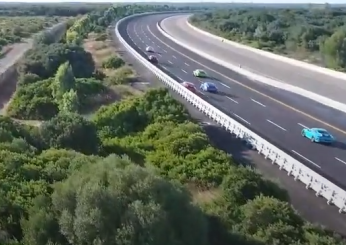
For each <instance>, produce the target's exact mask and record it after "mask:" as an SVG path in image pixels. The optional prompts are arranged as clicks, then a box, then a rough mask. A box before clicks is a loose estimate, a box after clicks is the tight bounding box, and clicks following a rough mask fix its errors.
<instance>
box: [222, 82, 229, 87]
mask: <svg viewBox="0 0 346 245" xmlns="http://www.w3.org/2000/svg"><path fill="white" fill-rule="evenodd" d="M220 83H221V82H220ZM221 85H222V86H224V87H226V88H231V87H230V86H228V85H226V84H224V83H221Z"/></svg>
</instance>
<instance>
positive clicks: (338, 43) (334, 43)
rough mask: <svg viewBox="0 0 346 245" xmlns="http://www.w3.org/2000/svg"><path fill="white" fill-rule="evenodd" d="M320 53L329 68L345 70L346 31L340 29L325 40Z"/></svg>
mask: <svg viewBox="0 0 346 245" xmlns="http://www.w3.org/2000/svg"><path fill="white" fill-rule="evenodd" d="M322 51H323V54H325V55H326V57H327V62H328V65H329V66H330V67H331V68H338V67H342V68H346V30H345V29H340V30H338V31H336V32H335V33H334V34H333V35H332V36H331V37H329V38H328V39H326V40H325V42H324V44H323V45H322Z"/></svg>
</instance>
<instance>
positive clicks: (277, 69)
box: [162, 14, 346, 103]
mask: <svg viewBox="0 0 346 245" xmlns="http://www.w3.org/2000/svg"><path fill="white" fill-rule="evenodd" d="M188 17H189V15H186V14H185V15H178V16H173V17H171V18H169V19H166V20H164V21H163V22H162V27H163V28H164V29H165V30H166V31H167V32H168V33H169V34H171V35H172V36H173V37H174V38H177V39H178V40H181V41H184V42H185V43H188V44H191V45H193V46H194V47H195V48H197V49H201V50H203V49H204V47H208V49H207V50H205V52H206V53H208V54H211V55H215V56H217V57H218V58H219V59H221V60H224V61H225V62H228V63H231V64H236V65H238V64H241V65H242V67H244V68H245V69H247V70H249V71H253V72H254V73H257V74H260V75H264V76H267V77H270V78H273V79H275V80H277V81H282V82H284V83H287V84H291V85H293V86H297V87H300V88H303V89H306V90H308V91H311V92H314V93H316V94H320V95H322V96H325V97H328V98H331V99H333V100H336V101H339V102H341V103H346V96H345V93H346V81H345V80H342V79H337V78H333V77H330V76H327V75H324V74H321V73H317V72H313V71H310V70H307V69H302V68H299V67H297V66H294V65H290V64H288V63H285V62H280V61H277V60H273V59H271V58H267V57H265V56H262V55H259V54H256V53H253V52H251V51H248V50H245V49H240V48H236V47H234V46H232V45H231V44H228V43H222V42H220V41H218V40H216V39H213V38H211V37H208V36H206V35H203V34H200V33H199V32H197V31H195V30H193V29H192V28H190V27H189V26H188V25H187V24H186V21H187V19H188Z"/></svg>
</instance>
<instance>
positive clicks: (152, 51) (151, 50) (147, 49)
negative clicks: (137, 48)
mask: <svg viewBox="0 0 346 245" xmlns="http://www.w3.org/2000/svg"><path fill="white" fill-rule="evenodd" d="M145 51H147V52H149V53H154V48H153V47H151V46H148V47H146V48H145Z"/></svg>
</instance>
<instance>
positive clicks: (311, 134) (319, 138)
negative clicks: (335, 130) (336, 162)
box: [302, 128, 335, 144]
mask: <svg viewBox="0 0 346 245" xmlns="http://www.w3.org/2000/svg"><path fill="white" fill-rule="evenodd" d="M302 136H303V137H306V138H308V139H310V140H311V142H317V143H327V144H331V143H333V142H334V141H335V139H334V137H333V136H332V135H331V134H330V133H329V132H328V131H327V130H325V129H323V128H304V129H303V130H302Z"/></svg>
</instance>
